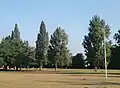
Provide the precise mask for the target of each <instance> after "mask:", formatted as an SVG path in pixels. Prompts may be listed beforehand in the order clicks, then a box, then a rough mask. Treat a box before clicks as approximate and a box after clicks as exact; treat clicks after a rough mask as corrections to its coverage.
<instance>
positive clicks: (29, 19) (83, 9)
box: [0, 0, 120, 54]
mask: <svg viewBox="0 0 120 88" xmlns="http://www.w3.org/2000/svg"><path fill="white" fill-rule="evenodd" d="M119 4H120V0H1V1H0V39H1V38H2V37H5V36H7V35H8V34H10V33H11V31H12V30H13V28H14V24H15V23H17V24H18V26H19V30H20V32H21V38H22V39H24V40H28V41H29V42H30V44H31V45H35V43H34V42H35V40H36V35H37V33H38V31H39V26H40V22H41V21H42V20H43V21H44V22H45V24H46V27H47V31H48V32H49V34H50V35H51V34H52V33H53V32H54V31H55V29H56V28H57V27H58V26H61V27H62V28H64V29H65V31H66V33H67V34H68V36H69V45H68V47H69V49H70V50H71V52H72V53H73V54H76V53H77V52H83V51H84V49H83V48H82V45H81V43H82V41H83V37H84V35H85V34H86V33H87V32H88V25H89V20H90V19H91V17H92V16H93V15H96V14H97V15H99V16H101V18H103V19H104V20H105V21H106V22H107V23H108V24H109V25H110V26H111V29H112V30H111V32H112V34H111V38H112V35H113V34H114V33H115V32H117V30H118V29H119V28H120V24H119V23H120V5H119Z"/></svg>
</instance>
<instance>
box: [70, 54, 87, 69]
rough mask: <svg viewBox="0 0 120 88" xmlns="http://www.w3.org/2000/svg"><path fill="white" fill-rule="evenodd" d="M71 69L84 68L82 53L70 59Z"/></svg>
mask: <svg viewBox="0 0 120 88" xmlns="http://www.w3.org/2000/svg"><path fill="white" fill-rule="evenodd" d="M72 67H73V68H85V61H84V56H83V54H82V53H78V54H76V55H75V56H73V58H72Z"/></svg>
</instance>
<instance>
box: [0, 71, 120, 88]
mask: <svg viewBox="0 0 120 88" xmlns="http://www.w3.org/2000/svg"><path fill="white" fill-rule="evenodd" d="M103 73H104V71H103V70H99V71H98V72H97V74H96V73H95V72H94V70H87V69H84V70H77V69H75V70H71V69H69V70H68V69H67V70H59V71H58V72H53V70H52V69H44V71H28V72H26V71H23V72H9V71H8V72H0V88H120V71H119V70H109V71H108V73H109V74H108V79H107V80H106V79H105V75H104V74H103Z"/></svg>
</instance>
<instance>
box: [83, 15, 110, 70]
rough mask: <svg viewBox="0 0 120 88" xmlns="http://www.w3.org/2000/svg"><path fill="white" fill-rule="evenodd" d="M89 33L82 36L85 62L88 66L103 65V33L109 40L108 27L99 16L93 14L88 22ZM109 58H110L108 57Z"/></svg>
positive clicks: (96, 66)
mask: <svg viewBox="0 0 120 88" xmlns="http://www.w3.org/2000/svg"><path fill="white" fill-rule="evenodd" d="M89 26H90V27H89V28H88V29H89V33H88V35H85V36H84V40H83V43H82V44H83V47H84V48H85V55H86V56H87V58H86V62H87V63H86V64H87V65H88V66H89V67H90V68H98V67H104V64H103V63H104V57H103V56H104V52H103V51H104V48H103V46H104V35H103V34H104V33H103V31H105V36H106V38H107V41H106V43H108V42H109V35H110V27H109V25H108V24H106V23H105V21H104V20H103V19H100V17H99V16H97V15H95V16H93V18H92V20H90V24H89ZM109 48H110V47H107V56H108V57H109V54H108V53H110V49H109ZM108 59H110V58H108Z"/></svg>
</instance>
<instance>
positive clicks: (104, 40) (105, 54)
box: [103, 29, 107, 79]
mask: <svg viewBox="0 0 120 88" xmlns="http://www.w3.org/2000/svg"><path fill="white" fill-rule="evenodd" d="M103 31H104V56H105V57H104V58H105V77H106V79H107V60H106V40H105V38H106V37H105V29H104V30H103Z"/></svg>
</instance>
